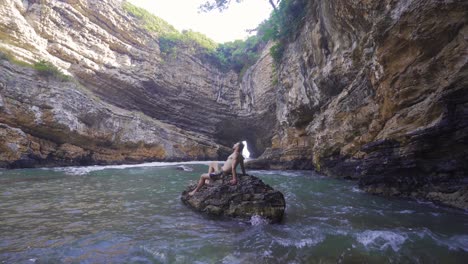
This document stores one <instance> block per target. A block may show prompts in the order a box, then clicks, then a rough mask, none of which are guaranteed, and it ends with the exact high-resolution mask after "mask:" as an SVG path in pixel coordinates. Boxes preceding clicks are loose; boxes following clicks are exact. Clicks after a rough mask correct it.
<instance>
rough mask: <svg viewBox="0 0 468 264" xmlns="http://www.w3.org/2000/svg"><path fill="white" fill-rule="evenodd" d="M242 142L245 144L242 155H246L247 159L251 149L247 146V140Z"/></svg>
mask: <svg viewBox="0 0 468 264" xmlns="http://www.w3.org/2000/svg"><path fill="white" fill-rule="evenodd" d="M242 144H244V149H243V150H242V156H244V158H246V159H249V158H250V151H249V148H248V146H247V141H245V140H243V141H242Z"/></svg>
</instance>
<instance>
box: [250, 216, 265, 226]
mask: <svg viewBox="0 0 468 264" xmlns="http://www.w3.org/2000/svg"><path fill="white" fill-rule="evenodd" d="M268 223H269V221H268V219H265V218H263V217H261V216H259V215H253V216H252V217H251V218H250V224H251V225H253V226H261V225H267V224H268Z"/></svg>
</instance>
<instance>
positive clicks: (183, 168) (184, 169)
mask: <svg viewBox="0 0 468 264" xmlns="http://www.w3.org/2000/svg"><path fill="white" fill-rule="evenodd" d="M176 170H181V171H193V168H191V167H189V166H185V165H180V166H177V167H176Z"/></svg>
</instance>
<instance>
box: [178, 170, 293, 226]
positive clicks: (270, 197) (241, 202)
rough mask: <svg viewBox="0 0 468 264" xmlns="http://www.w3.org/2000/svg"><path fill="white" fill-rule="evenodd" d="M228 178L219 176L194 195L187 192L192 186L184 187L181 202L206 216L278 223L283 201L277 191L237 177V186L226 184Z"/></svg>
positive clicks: (284, 204)
mask: <svg viewBox="0 0 468 264" xmlns="http://www.w3.org/2000/svg"><path fill="white" fill-rule="evenodd" d="M229 180H231V176H222V177H220V178H219V179H217V180H214V181H213V180H212V181H211V183H210V184H208V185H205V186H203V187H202V188H201V189H200V190H199V191H198V192H197V193H195V195H193V196H189V195H188V193H189V192H190V191H192V190H193V189H194V188H195V185H194V184H193V185H190V186H188V187H187V188H186V189H185V190H184V191H183V192H182V197H181V200H182V202H183V203H185V204H186V205H188V206H189V207H191V208H193V209H194V210H195V211H198V212H201V213H204V214H207V215H210V216H227V217H234V218H240V219H244V220H249V219H251V217H253V216H261V217H263V218H265V219H268V221H269V222H270V223H279V222H281V220H282V218H283V215H284V209H285V208H286V202H285V200H284V196H283V194H282V193H281V192H279V191H276V190H274V189H273V188H272V187H270V186H269V185H268V184H265V183H264V182H263V181H262V180H261V179H259V178H257V177H254V176H250V175H244V176H239V181H238V183H237V185H229Z"/></svg>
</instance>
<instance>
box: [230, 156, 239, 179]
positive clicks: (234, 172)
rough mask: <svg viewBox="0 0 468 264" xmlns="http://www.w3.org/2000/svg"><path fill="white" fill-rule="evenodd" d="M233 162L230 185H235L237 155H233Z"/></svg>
mask: <svg viewBox="0 0 468 264" xmlns="http://www.w3.org/2000/svg"><path fill="white" fill-rule="evenodd" d="M233 158H234V162H233V163H232V172H231V173H232V180H231V181H230V183H231V184H237V173H236V167H237V165H238V164H239V157H238V155H235V156H234V157H233Z"/></svg>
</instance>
